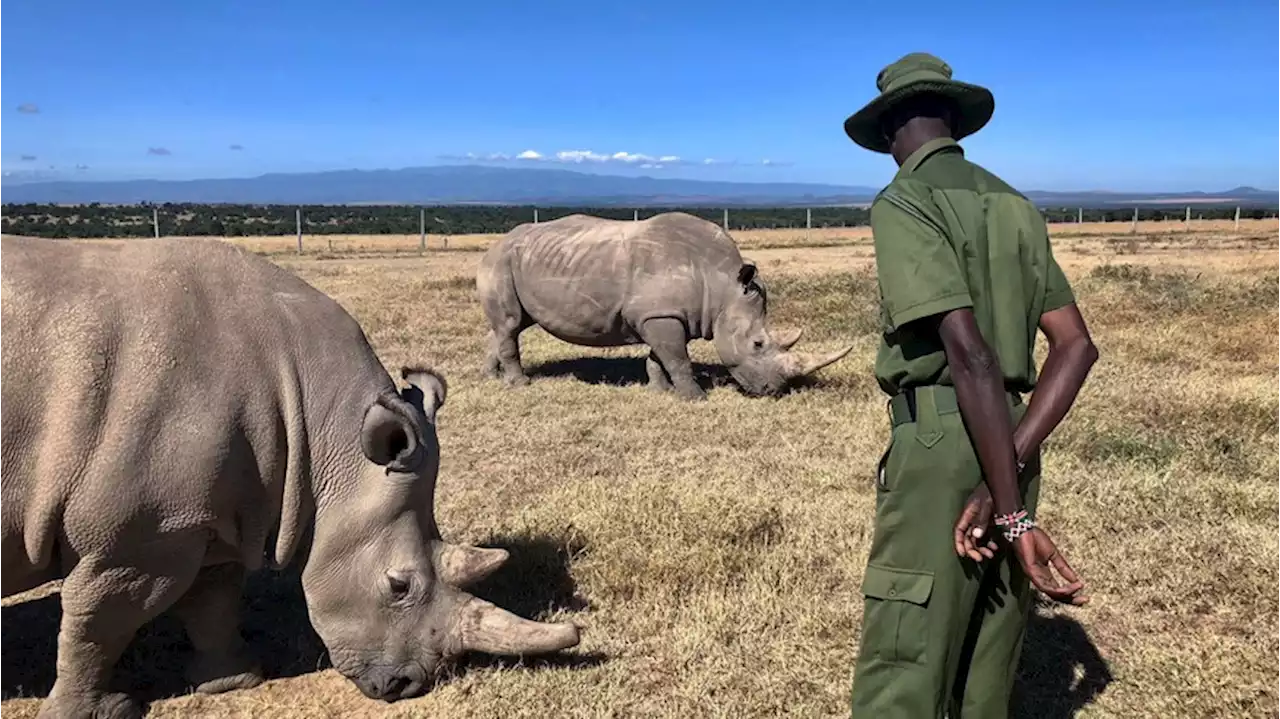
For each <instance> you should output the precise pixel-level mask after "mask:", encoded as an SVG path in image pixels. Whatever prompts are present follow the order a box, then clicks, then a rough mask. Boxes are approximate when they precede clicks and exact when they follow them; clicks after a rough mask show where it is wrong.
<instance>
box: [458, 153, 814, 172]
mask: <svg viewBox="0 0 1280 719" xmlns="http://www.w3.org/2000/svg"><path fill="white" fill-rule="evenodd" d="M440 158H441V159H444V160H467V161H472V162H505V161H509V160H523V161H526V162H553V163H558V164H563V165H581V164H585V163H593V164H602V165H603V164H617V165H630V166H632V167H638V168H641V169H645V170H656V169H661V168H664V167H673V166H682V165H706V166H712V165H715V166H734V165H739V164H741V163H739V162H738V161H737V160H720V159H717V158H714V157H708V158H705V159H702V160H686V159H684V158H682V157H680V156H679V155H648V154H645V153H642V152H626V151H624V150H620V151H618V152H614V153H604V152H596V151H594V150H560V151H558V152H555V153H553V154H550V155H544V154H542V153H541V152H538V151H537V150H525V151H524V152H521V153H518V154H516V155H508V154H507V153H504V152H490V153H484V154H477V153H474V152H468V153H466V154H465V155H440ZM755 164H757V165H759V166H764V167H785V166H788V165H790V164H791V163H789V162H779V161H777V160H772V159H764V160H760V161H759V162H758V163H755Z"/></svg>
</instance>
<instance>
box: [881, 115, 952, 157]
mask: <svg viewBox="0 0 1280 719" xmlns="http://www.w3.org/2000/svg"><path fill="white" fill-rule="evenodd" d="M940 137H951V129H950V128H948V127H947V125H946V123H945V122H943V121H942V120H939V119H937V118H933V117H913V118H911V119H910V120H908V121H907V123H906V124H905V125H903V126H902V127H900V128H898V132H897V133H895V134H894V136H893V145H892V147H890V152H891V153H892V154H893V160H894V162H896V163H898V167H902V164H903V163H904V162H906V161H907V158H908V157H911V155H912V153H914V152H915V151H916V150H919V149H920V148H921V147H924V146H925V144H926V143H928V142H932V141H933V140H936V139H938V138H940Z"/></svg>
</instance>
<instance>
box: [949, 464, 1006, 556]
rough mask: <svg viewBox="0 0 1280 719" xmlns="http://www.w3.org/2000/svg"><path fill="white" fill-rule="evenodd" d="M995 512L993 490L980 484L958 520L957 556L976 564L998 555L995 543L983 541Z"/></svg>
mask: <svg viewBox="0 0 1280 719" xmlns="http://www.w3.org/2000/svg"><path fill="white" fill-rule="evenodd" d="M993 512H994V510H993V509H992V504H991V490H989V489H987V485H986V484H985V483H983V484H979V485H978V488H977V489H975V490H973V494H970V495H969V500H968V501H966V502H965V503H964V509H963V510H961V511H960V518H959V519H957V520H956V527H955V539H956V554H958V555H959V556H961V557H968V558H970V559H972V560H973V561H975V562H981V561H982V560H983V559H991V558H992V557H994V556H995V555H996V548H997V547H996V543H995V541H993V540H992V539H990V538H987V539H986V540H985V541H984V540H983V537H986V536H987V534H988V533H989V532H990V531H991V516H992V513H993Z"/></svg>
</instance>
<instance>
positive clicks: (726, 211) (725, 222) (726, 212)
mask: <svg viewBox="0 0 1280 719" xmlns="http://www.w3.org/2000/svg"><path fill="white" fill-rule="evenodd" d="M721 226H723V227H724V231H725V232H728V231H729V208H727V207H726V208H724V220H723V221H722V222H721Z"/></svg>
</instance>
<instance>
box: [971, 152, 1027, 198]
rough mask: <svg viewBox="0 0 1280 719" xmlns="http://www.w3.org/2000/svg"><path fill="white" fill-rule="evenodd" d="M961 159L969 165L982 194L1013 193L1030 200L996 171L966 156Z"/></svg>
mask: <svg viewBox="0 0 1280 719" xmlns="http://www.w3.org/2000/svg"><path fill="white" fill-rule="evenodd" d="M963 160H964V162H965V164H967V165H968V166H969V168H970V172H972V173H973V177H974V181H975V184H977V185H978V188H979V190H980V191H981V192H982V193H983V194H988V193H995V194H1001V195H1013V196H1015V197H1017V198H1019V199H1021V200H1025V201H1027V202H1030V200H1028V199H1027V196H1026V195H1024V194H1022V193H1021V192H1020V191H1018V189H1017V188H1016V187H1014V186H1013V185H1010V184H1009V183H1008V182H1005V181H1004V179H1003V178H1001V177H1000V176H999V175H997V174H996V173H994V172H992V171H991V170H988V169H987V168H985V167H983V166H982V165H979V164H978V163H976V162H974V161H972V160H970V159H968V158H963Z"/></svg>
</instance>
